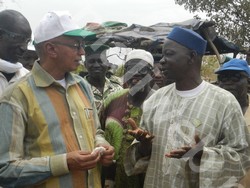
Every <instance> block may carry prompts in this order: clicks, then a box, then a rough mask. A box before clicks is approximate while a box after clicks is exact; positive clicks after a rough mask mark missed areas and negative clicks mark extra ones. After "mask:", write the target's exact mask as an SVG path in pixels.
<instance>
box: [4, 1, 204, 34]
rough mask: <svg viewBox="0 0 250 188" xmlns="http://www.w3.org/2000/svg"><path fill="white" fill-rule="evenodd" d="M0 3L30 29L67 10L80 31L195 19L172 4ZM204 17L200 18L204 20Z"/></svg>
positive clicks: (113, 2) (169, 2)
mask: <svg viewBox="0 0 250 188" xmlns="http://www.w3.org/2000/svg"><path fill="white" fill-rule="evenodd" d="M1 2H2V3H1ZM0 3H1V4H0V5H1V8H0V9H1V10H2V9H14V10H17V11H20V12H21V13H22V14H23V15H24V16H25V17H26V18H27V19H28V20H29V22H30V25H31V28H32V29H34V28H35V27H36V25H37V23H38V22H39V20H40V19H41V18H42V17H43V15H44V14H45V13H46V12H48V11H51V10H68V11H69V12H70V13H71V15H72V17H73V19H74V20H75V21H76V22H77V23H78V25H79V26H82V27H83V26H85V25H86V24H87V23H88V22H98V23H102V22H105V21H119V22H125V23H127V24H128V25H131V24H133V23H136V24H140V25H144V26H150V25H153V24H156V23H160V22H168V23H171V22H181V21H185V20H188V19H192V18H193V16H194V15H195V14H191V13H190V12H189V11H188V10H185V9H184V6H180V5H177V4H175V2H174V0H88V1H87V0H0ZM203 15H204V14H200V15H199V16H200V17H201V18H203V17H204V18H205V16H203Z"/></svg>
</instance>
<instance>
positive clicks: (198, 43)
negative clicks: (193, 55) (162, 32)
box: [167, 27, 207, 55]
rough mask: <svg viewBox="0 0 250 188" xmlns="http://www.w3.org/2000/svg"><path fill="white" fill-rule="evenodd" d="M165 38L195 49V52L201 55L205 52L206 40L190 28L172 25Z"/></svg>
mask: <svg viewBox="0 0 250 188" xmlns="http://www.w3.org/2000/svg"><path fill="white" fill-rule="evenodd" d="M167 38H168V39H171V40H173V41H175V42H177V43H179V44H181V45H182V46H185V47H186V48H189V49H191V50H194V51H196V52H197V54H200V55H203V54H205V52H206V47H207V41H206V40H204V39H203V38H202V37H201V36H200V35H199V34H198V33H196V32H195V31H193V30H191V29H186V28H182V27H174V28H173V30H172V31H171V32H170V33H169V34H168V35H167Z"/></svg>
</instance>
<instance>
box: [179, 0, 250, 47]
mask: <svg viewBox="0 0 250 188" xmlns="http://www.w3.org/2000/svg"><path fill="white" fill-rule="evenodd" d="M175 3H177V4H179V5H184V7H185V9H188V10H189V11H190V12H205V13H206V16H207V17H210V18H211V20H213V21H215V22H216V26H217V27H216V28H217V32H218V33H219V35H221V36H223V37H224V38H226V39H228V40H230V41H232V42H234V43H235V44H237V45H238V46H240V47H242V48H244V47H249V45H250V35H249V33H250V21H249V20H250V1H249V0H206V1H200V0H175Z"/></svg>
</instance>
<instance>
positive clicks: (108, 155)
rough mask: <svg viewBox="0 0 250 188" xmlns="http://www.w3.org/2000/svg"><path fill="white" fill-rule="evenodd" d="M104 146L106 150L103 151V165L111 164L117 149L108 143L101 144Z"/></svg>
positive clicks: (101, 161)
mask: <svg viewBox="0 0 250 188" xmlns="http://www.w3.org/2000/svg"><path fill="white" fill-rule="evenodd" d="M99 146H102V147H104V148H105V149H106V150H105V151H104V152H103V153H102V155H101V159H100V163H101V164H102V165H103V166H109V165H111V164H112V163H113V159H114V156H115V150H114V147H113V146H108V145H99Z"/></svg>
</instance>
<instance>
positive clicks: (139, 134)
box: [127, 118, 154, 142]
mask: <svg viewBox="0 0 250 188" xmlns="http://www.w3.org/2000/svg"><path fill="white" fill-rule="evenodd" d="M127 121H128V123H129V124H130V125H131V128H132V130H128V133H129V134H130V135H132V136H133V137H135V138H136V140H138V141H140V142H151V140H152V139H153V138H154V136H153V135H151V134H150V133H149V132H148V131H146V130H142V129H140V128H139V127H138V126H137V125H136V123H135V121H134V120H133V119H132V118H128V120H127Z"/></svg>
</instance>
